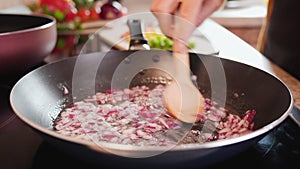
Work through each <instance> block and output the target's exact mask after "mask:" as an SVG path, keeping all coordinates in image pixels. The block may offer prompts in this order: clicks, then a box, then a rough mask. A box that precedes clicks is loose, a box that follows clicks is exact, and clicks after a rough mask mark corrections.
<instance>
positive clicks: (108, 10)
mask: <svg viewBox="0 0 300 169" xmlns="http://www.w3.org/2000/svg"><path fill="white" fill-rule="evenodd" d="M122 8H123V6H122V5H121V4H120V3H119V2H118V1H109V2H107V3H105V4H103V5H102V7H101V13H100V17H101V18H102V19H116V18H119V17H121V16H122V15H123V12H122Z"/></svg>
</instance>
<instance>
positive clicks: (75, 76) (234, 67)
mask: <svg viewBox="0 0 300 169" xmlns="http://www.w3.org/2000/svg"><path fill="white" fill-rule="evenodd" d="M165 52H166V51H161V50H129V51H113V50H112V51H109V52H106V53H104V52H95V53H89V54H82V55H80V56H77V57H73V58H68V59H64V60H60V61H57V62H54V63H50V64H47V65H44V66H42V67H39V68H37V69H35V70H33V71H31V72H30V73H28V74H27V75H25V76H24V77H22V78H21V79H20V80H19V81H18V82H17V83H16V84H15V86H14V87H13V89H12V90H11V95H10V102H11V105H12V108H13V110H14V111H15V113H16V114H17V116H18V117H19V118H20V119H22V120H23V121H24V122H25V123H26V124H28V125H29V126H30V127H32V129H33V130H35V131H36V132H38V133H40V134H41V135H42V136H43V137H44V138H45V139H46V140H47V141H49V142H50V143H51V144H53V145H56V146H57V147H59V148H61V149H62V150H65V151H66V152H68V153H70V154H71V155H73V156H76V157H78V158H80V159H81V160H85V161H88V162H90V163H93V164H96V165H101V166H103V167H107V168H120V167H124V166H126V167H139V168H166V167H173V168H182V167H185V168H201V167H205V166H208V165H211V164H213V163H217V162H220V161H222V160H225V159H227V158H230V157H232V156H234V155H237V154H238V153H240V152H241V151H244V150H245V149H247V148H249V147H250V146H251V145H253V144H254V143H256V142H257V141H259V140H260V139H261V138H262V137H263V136H265V135H266V134H267V133H268V132H270V131H271V130H272V129H273V128H275V127H276V126H278V125H279V124H280V123H281V122H283V121H284V120H285V119H286V118H287V117H288V115H289V113H290V112H291V110H292V107H293V99H292V95H291V92H290V90H289V89H288V88H287V86H286V85H285V84H284V83H283V82H282V81H281V80H280V79H278V78H277V77H275V76H273V75H271V74H269V73H267V72H265V71H263V70H260V69H258V68H255V67H252V66H249V65H246V64H243V63H239V62H235V61H232V60H227V59H223V58H219V57H217V56H212V55H201V54H197V53H192V52H191V53H189V55H190V64H191V72H192V73H193V74H194V75H196V76H197V77H199V78H198V79H197V80H196V85H197V86H198V87H199V90H200V91H201V93H202V94H203V95H204V97H206V98H211V99H213V100H214V101H216V102H219V103H224V107H225V108H227V109H228V110H230V111H232V112H236V113H238V112H244V111H245V110H248V109H255V110H256V111H257V114H256V116H255V118H254V123H255V126H254V131H253V132H251V133H249V134H245V135H243V136H239V137H236V138H230V139H225V140H219V141H212V142H207V143H203V144H188V145H178V146H175V147H173V148H172V149H169V150H168V151H165V152H164V153H159V154H156V155H153V156H149V157H143V158H131V157H129V156H130V155H132V154H133V155H136V156H140V155H143V154H144V153H146V154H147V153H149V152H150V153H153V154H155V153H156V152H161V149H160V148H158V147H137V146H127V145H116V144H110V143H103V144H102V145H101V147H100V146H97V145H95V144H94V143H93V142H87V141H82V140H79V139H74V138H70V137H66V136H62V135H60V134H58V133H56V132H55V131H54V130H53V129H52V125H53V118H55V117H57V115H58V114H59V113H60V112H61V111H62V110H63V109H64V108H65V107H67V106H69V105H70V104H72V103H74V102H75V101H76V100H80V99H82V98H85V97H87V96H89V95H91V94H94V93H95V92H96V91H105V90H106V89H111V87H112V83H113V82H116V81H121V82H123V81H125V79H131V81H130V82H129V84H128V85H129V86H135V85H148V86H150V87H153V86H154V85H157V84H156V83H154V82H152V81H149V80H145V79H149V78H152V77H162V76H163V77H166V76H168V74H167V73H166V72H164V71H161V70H159V69H147V70H146V71H142V73H140V72H136V74H135V75H134V76H133V77H131V76H132V75H126V71H123V74H122V76H119V77H116V76H115V72H116V71H117V69H118V68H119V67H120V65H122V64H125V65H126V64H128V65H130V66H134V65H131V63H132V59H133V58H135V57H136V58H141V59H142V60H147V59H148V58H157V57H158V56H159V57H160V59H162V58H163V57H162V56H163V55H164V54H165ZM150 60H152V62H151V61H149V62H147V64H151V65H155V64H157V63H159V61H157V59H150ZM218 70H221V71H218ZM124 72H125V73H124ZM220 74H221V75H220ZM212 76H213V77H212ZM215 77H217V78H215ZM222 77H224V79H221V80H220V78H222ZM223 80H224V81H223ZM121 84H123V83H121ZM236 95H239V97H236ZM128 154H130V155H129V156H128Z"/></svg>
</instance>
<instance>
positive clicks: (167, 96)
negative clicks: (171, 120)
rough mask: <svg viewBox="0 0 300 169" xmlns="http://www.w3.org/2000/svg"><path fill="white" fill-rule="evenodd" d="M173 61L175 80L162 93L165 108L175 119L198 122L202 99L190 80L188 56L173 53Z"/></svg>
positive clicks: (202, 105)
mask: <svg viewBox="0 0 300 169" xmlns="http://www.w3.org/2000/svg"><path fill="white" fill-rule="evenodd" d="M173 55H174V57H175V59H176V60H177V61H176V62H175V65H174V67H175V74H174V75H173V78H174V79H175V80H174V81H173V82H172V83H171V84H170V85H168V86H166V89H165V91H164V93H163V97H164V101H165V105H166V108H167V109H168V111H169V113H170V114H171V115H172V116H174V117H175V118H177V119H179V120H181V121H183V122H186V123H194V122H197V121H199V117H198V115H199V114H202V113H203V112H204V97H203V96H202V94H201V93H200V91H199V90H198V89H197V88H196V86H195V85H194V84H193V82H192V80H191V75H190V66H189V55H188V54H181V53H173Z"/></svg>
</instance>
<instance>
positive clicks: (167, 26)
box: [150, 0, 179, 37]
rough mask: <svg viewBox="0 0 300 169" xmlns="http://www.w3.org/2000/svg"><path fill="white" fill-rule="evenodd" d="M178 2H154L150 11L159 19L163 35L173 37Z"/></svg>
mask: <svg viewBox="0 0 300 169" xmlns="http://www.w3.org/2000/svg"><path fill="white" fill-rule="evenodd" d="M178 5H179V3H178V1H177V0H154V1H153V2H152V4H151V7H150V10H151V12H152V13H153V14H154V16H155V17H156V18H157V20H158V23H159V26H160V29H161V31H162V33H163V34H165V35H166V36H168V37H172V32H173V29H174V13H175V12H176V10H177V8H178Z"/></svg>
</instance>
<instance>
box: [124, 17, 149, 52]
mask: <svg viewBox="0 0 300 169" xmlns="http://www.w3.org/2000/svg"><path fill="white" fill-rule="evenodd" d="M127 25H128V27H129V32H130V43H129V50H149V49H150V46H149V44H148V41H147V40H146V39H145V38H144V35H143V31H142V30H143V29H142V26H143V24H142V21H141V20H139V19H128V20H127Z"/></svg>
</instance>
